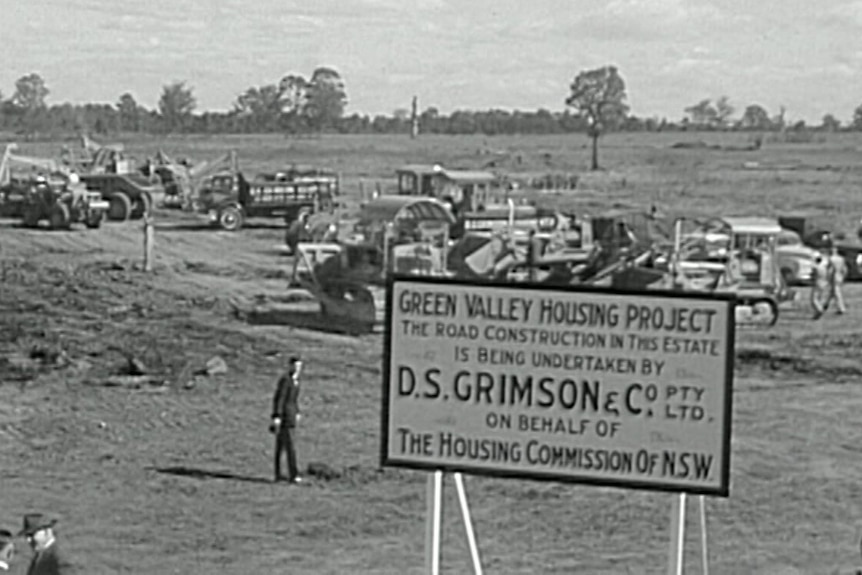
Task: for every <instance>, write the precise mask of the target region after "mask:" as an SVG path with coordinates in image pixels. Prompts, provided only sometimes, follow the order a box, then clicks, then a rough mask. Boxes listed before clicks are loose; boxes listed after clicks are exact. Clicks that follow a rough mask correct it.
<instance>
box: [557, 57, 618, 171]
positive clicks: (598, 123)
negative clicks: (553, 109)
mask: <svg viewBox="0 0 862 575" xmlns="http://www.w3.org/2000/svg"><path fill="white" fill-rule="evenodd" d="M625 101H626V83H625V81H624V80H623V78H622V76H620V74H619V72H617V68H616V67H615V66H605V67H603V68H597V69H595V70H587V71H585V72H581V73H580V74H578V75H577V76H576V77H575V80H574V82H572V85H571V93H570V94H569V97H568V98H566V105H567V106H570V107H572V108H573V109H574V111H575V114H576V115H577V116H578V117H580V118H582V119H584V120H585V121H586V123H587V135H588V136H589V137H590V138H591V139H592V141H593V155H592V163H591V167H592V169H593V170H598V169H599V137H600V136H601V135H602V134H603V133H605V132H606V131H608V130H612V129H614V128H615V127H616V126H618V125H619V124H621V123H622V122H623V121H624V120H625V118H626V114H628V111H629V107H628V105H627V104H626V103H625Z"/></svg>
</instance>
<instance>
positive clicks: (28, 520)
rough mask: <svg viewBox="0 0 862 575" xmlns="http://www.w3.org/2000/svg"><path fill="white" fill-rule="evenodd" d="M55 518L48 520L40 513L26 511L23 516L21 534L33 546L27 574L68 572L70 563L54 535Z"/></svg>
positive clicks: (55, 574)
mask: <svg viewBox="0 0 862 575" xmlns="http://www.w3.org/2000/svg"><path fill="white" fill-rule="evenodd" d="M56 523H57V521H56V519H51V520H48V519H47V518H46V517H45V516H44V515H42V514H41V513H28V514H27V515H25V516H24V528H23V529H22V530H21V532H20V533H18V535H23V536H25V537H26V538H27V541H28V542H29V543H30V547H32V548H33V552H34V555H33V560H32V561H30V567H29V568H28V569H27V575H63V574H65V573H70V572H71V571H70V569H71V567H72V566H71V565H70V564H69V563H68V562H67V561H65V559H64V558H63V556H62V555H61V554H60V550H59V549H58V546H57V539H56V538H55V537H54V525H55V524H56Z"/></svg>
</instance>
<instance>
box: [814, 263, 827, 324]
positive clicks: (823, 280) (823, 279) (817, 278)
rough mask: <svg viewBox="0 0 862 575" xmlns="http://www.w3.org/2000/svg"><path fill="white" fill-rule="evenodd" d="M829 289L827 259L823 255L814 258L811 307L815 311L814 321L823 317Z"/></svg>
mask: <svg viewBox="0 0 862 575" xmlns="http://www.w3.org/2000/svg"><path fill="white" fill-rule="evenodd" d="M828 289H829V270H828V262H827V259H826V258H825V257H824V256H823V254H822V253H818V254H817V256H816V257H815V258H814V267H813V268H812V270H811V307H812V308H813V309H814V319H820V317H821V316H822V315H823V311H824V308H823V299H824V298H825V297H826V294H827V290H828Z"/></svg>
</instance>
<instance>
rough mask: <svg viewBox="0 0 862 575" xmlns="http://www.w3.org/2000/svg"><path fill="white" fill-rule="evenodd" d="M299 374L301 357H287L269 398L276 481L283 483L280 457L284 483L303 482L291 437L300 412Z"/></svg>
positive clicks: (294, 431) (300, 371)
mask: <svg viewBox="0 0 862 575" xmlns="http://www.w3.org/2000/svg"><path fill="white" fill-rule="evenodd" d="M301 373H302V358H300V357H299V356H298V355H295V356H293V357H291V358H290V369H289V371H288V372H287V373H286V374H284V375H282V376H281V377H280V378H279V380H278V384H277V386H276V388H275V395H274V396H273V398H272V422H271V423H270V426H269V430H270V432H272V433H274V434H275V481H276V482H278V481H284V480H285V477H284V475H282V473H281V455H282V453H286V455H287V481H288V482H290V483H300V482H302V477H300V476H299V468H298V466H297V464H296V448H295V445H294V435H295V433H296V424H297V422H299V420H300V417H301V416H300V413H299V376H300V374H301Z"/></svg>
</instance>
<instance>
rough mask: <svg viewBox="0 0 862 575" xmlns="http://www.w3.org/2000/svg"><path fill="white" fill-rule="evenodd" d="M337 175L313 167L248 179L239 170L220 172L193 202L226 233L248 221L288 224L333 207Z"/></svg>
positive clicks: (198, 193)
mask: <svg viewBox="0 0 862 575" xmlns="http://www.w3.org/2000/svg"><path fill="white" fill-rule="evenodd" d="M338 181H339V178H338V175H337V174H335V173H334V172H330V171H328V170H322V169H317V168H295V167H293V168H289V169H286V170H282V171H278V172H272V173H263V174H258V175H256V176H254V178H252V179H251V180H248V179H246V178H245V176H244V175H243V173H242V172H241V171H234V170H229V171H221V172H218V173H216V174H214V175H212V176H210V177H209V178H207V179H206V180H205V181H204V182H203V183H202V184H201V186H200V188H199V189H198V192H197V198H196V199H195V201H194V204H195V209H196V211H197V212H198V213H202V214H206V215H207V216H209V219H210V222H211V223H213V224H214V225H216V226H218V227H220V228H221V229H223V230H226V231H236V230H239V229H240V228H242V226H243V224H244V223H245V221H246V220H247V219H248V218H282V219H284V221H285V223H287V224H288V225H290V224H291V223H293V222H294V221H295V220H297V219H298V218H299V215H300V214H301V213H303V212H307V213H309V214H311V213H315V212H318V211H331V210H332V209H333V208H334V207H335V203H336V197H337V196H338V194H339V190H338Z"/></svg>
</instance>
